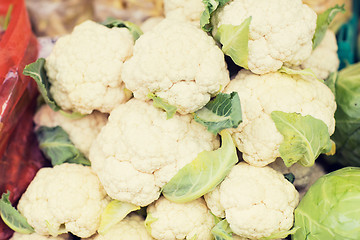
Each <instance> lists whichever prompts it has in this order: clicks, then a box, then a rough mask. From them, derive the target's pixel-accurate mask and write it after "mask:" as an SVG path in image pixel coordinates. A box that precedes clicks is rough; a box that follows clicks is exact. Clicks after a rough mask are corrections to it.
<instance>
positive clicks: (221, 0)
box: [200, 0, 230, 32]
mask: <svg viewBox="0 0 360 240" xmlns="http://www.w3.org/2000/svg"><path fill="white" fill-rule="evenodd" d="M229 1H230V0H203V3H204V5H205V10H204V11H203V12H202V14H201V17H200V27H201V28H202V29H203V30H204V31H206V32H210V31H211V30H212V26H211V24H210V19H211V16H212V14H213V13H214V12H215V11H216V10H217V9H218V8H220V7H222V6H224V5H225V4H226V3H227V2H229Z"/></svg>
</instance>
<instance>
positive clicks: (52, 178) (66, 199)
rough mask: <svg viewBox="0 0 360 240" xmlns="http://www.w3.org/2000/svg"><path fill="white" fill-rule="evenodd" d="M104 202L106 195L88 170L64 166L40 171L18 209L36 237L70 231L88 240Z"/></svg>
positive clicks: (68, 165)
mask: <svg viewBox="0 0 360 240" xmlns="http://www.w3.org/2000/svg"><path fill="white" fill-rule="evenodd" d="M107 203H108V198H107V195H106V192H105V190H104V189H103V187H102V186H101V184H100V181H99V179H98V177H97V176H96V175H95V173H94V172H93V171H92V170H91V168H90V167H85V166H82V165H79V164H67V163H64V164H61V165H57V166H55V167H53V168H42V169H40V170H39V172H38V173H37V174H36V176H35V178H34V179H33V181H32V182H31V183H30V185H29V186H28V188H27V190H26V191H25V193H24V194H23V195H22V197H21V199H20V201H19V204H18V209H19V211H20V212H21V214H22V215H23V216H24V217H25V218H26V219H27V221H28V222H29V224H30V225H31V226H32V227H33V228H34V229H35V231H36V232H37V233H39V234H42V235H56V234H58V233H62V232H71V233H73V234H74V235H76V236H79V237H90V236H91V235H93V234H94V233H95V232H96V230H97V229H98V227H99V225H100V215H101V213H102V211H103V210H104V208H105V207H106V205H107Z"/></svg>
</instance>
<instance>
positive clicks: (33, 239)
mask: <svg viewBox="0 0 360 240" xmlns="http://www.w3.org/2000/svg"><path fill="white" fill-rule="evenodd" d="M70 239H71V238H70V235H69V234H62V235H60V236H57V237H52V236H44V235H40V234H37V233H32V234H22V233H18V232H15V233H14V235H13V236H12V237H11V238H10V240H70Z"/></svg>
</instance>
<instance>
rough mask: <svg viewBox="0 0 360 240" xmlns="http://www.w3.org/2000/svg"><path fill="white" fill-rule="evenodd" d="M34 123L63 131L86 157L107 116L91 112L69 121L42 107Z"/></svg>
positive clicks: (46, 106)
mask: <svg viewBox="0 0 360 240" xmlns="http://www.w3.org/2000/svg"><path fill="white" fill-rule="evenodd" d="M34 122H35V124H36V125H37V126H46V127H56V126H60V127H62V128H63V129H64V131H65V132H67V134H69V138H70V140H71V141H72V143H74V145H75V147H76V148H78V149H79V150H80V151H81V152H82V153H83V154H84V155H85V156H86V157H89V151H90V147H91V144H92V142H93V141H94V140H95V138H96V136H97V135H98V134H99V132H100V130H101V128H102V127H103V126H105V124H106V122H107V114H103V113H100V112H97V111H95V112H93V113H91V114H89V115H86V116H85V117H82V118H79V119H71V118H68V117H65V116H63V115H62V114H61V113H60V112H55V111H53V110H52V109H51V108H50V107H49V106H48V105H43V106H42V107H41V108H40V109H39V110H38V111H37V112H36V114H35V116H34Z"/></svg>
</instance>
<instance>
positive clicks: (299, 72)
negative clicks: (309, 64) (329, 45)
mask: <svg viewBox="0 0 360 240" xmlns="http://www.w3.org/2000/svg"><path fill="white" fill-rule="evenodd" d="M279 72H281V73H286V74H289V75H301V76H311V77H313V78H315V79H318V77H317V76H316V75H315V73H314V71H313V70H311V69H310V68H306V69H300V70H296V69H291V68H288V67H284V66H282V67H281V68H280V69H279ZM318 80H319V81H321V82H323V81H322V80H321V79H318Z"/></svg>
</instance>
